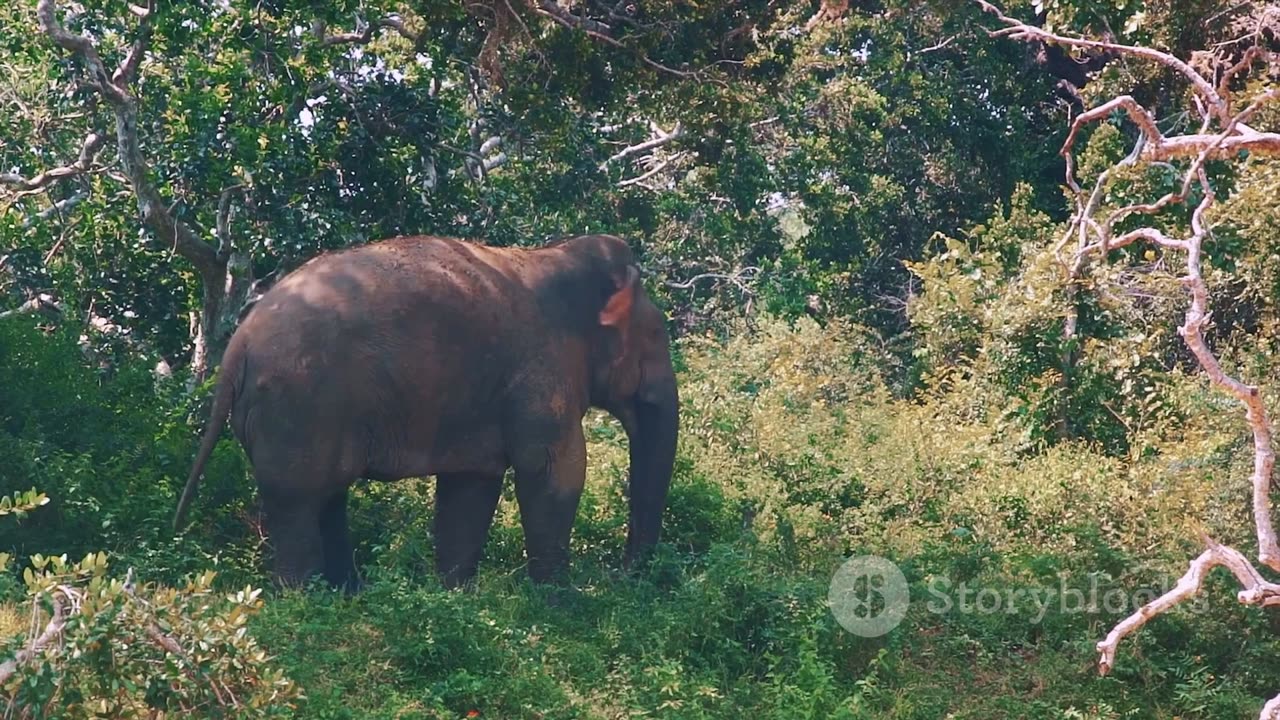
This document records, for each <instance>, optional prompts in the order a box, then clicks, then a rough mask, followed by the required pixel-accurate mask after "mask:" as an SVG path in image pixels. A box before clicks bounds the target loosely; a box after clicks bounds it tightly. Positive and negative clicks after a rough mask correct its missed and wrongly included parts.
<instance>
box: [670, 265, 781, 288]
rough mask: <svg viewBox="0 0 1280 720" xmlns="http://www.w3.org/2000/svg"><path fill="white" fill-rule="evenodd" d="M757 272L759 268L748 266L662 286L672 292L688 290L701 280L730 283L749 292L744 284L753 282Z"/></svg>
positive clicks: (704, 274)
mask: <svg viewBox="0 0 1280 720" xmlns="http://www.w3.org/2000/svg"><path fill="white" fill-rule="evenodd" d="M759 272H760V268H758V267H756V266H754V265H749V266H747V267H744V268H742V269H741V270H736V271H734V272H732V273H701V274H699V275H694V276H693V277H691V278H689V279H688V280H685V281H684V282H672V281H670V280H668V281H667V282H666V283H664V284H665V285H666V286H667V287H669V288H672V289H673V290H688V289H690V288H692V287H693V286H694V285H697V284H698V283H699V282H701V281H703V280H720V281H725V282H731V283H733V284H734V285H737V286H738V287H739V288H740V289H742V290H743V291H745V292H750V291H751V290H750V288H749V287H747V285H746V283H747V282H750V281H752V280H754V279H755V277H756V274H757V273H759Z"/></svg>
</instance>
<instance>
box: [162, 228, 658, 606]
mask: <svg viewBox="0 0 1280 720" xmlns="http://www.w3.org/2000/svg"><path fill="white" fill-rule="evenodd" d="M637 276H638V273H637V269H636V267H635V264H634V259H633V256H632V253H631V249H630V248H629V247H628V246H627V244H626V243H625V242H624V241H623V240H621V239H619V238H616V237H612V236H607V235H590V236H582V237H576V238H570V239H568V240H563V241H560V242H557V243H555V244H552V245H549V246H547V247H544V248H538V249H516V248H492V247H486V246H482V245H478V244H472V243H468V242H463V241H459V240H452V239H445V238H437V237H401V238H394V239H391V240H385V241H382V242H377V243H371V244H369V245H365V246H361V247H358V248H353V249H349V250H345V251H342V252H336V253H332V254H327V255H323V256H320V257H318V258H315V259H313V260H312V261H310V262H308V263H307V264H305V265H303V266H302V267H301V268H299V269H298V270H296V271H294V272H293V273H291V274H290V275H288V276H287V277H285V278H284V279H282V280H281V281H280V282H279V283H278V284H277V285H276V286H275V287H273V288H272V289H271V290H270V291H269V292H268V293H267V294H266V295H264V296H263V297H262V298H261V299H260V300H259V301H258V303H257V304H256V306H255V308H254V310H253V311H252V312H251V313H250V314H249V316H248V317H247V318H246V319H245V321H244V322H243V323H242V325H241V326H240V328H239V329H238V330H237V331H236V333H235V335H234V336H233V337H232V338H231V341H230V344H229V345H228V347H227V351H226V354H225V356H224V359H223V364H222V370H221V373H220V376H219V380H218V384H217V388H216V390H215V393H214V400H213V410H212V413H211V418H210V424H209V426H208V427H207V428H206V430H205V434H204V437H203V439H202V442H201V446H200V450H199V453H198V455H197V457H196V460H195V463H194V466H193V468H192V470H191V476H190V478H189V479H188V481H187V487H186V490H185V492H184V493H183V497H182V500H181V502H180V503H179V505H178V510H177V513H176V516H175V520H174V522H175V527H176V526H177V525H179V524H181V522H182V517H183V514H184V512H185V510H186V508H187V506H188V504H189V503H190V501H191V499H192V497H193V494H194V491H195V488H196V485H197V484H198V482H199V478H200V476H201V473H202V471H203V467H204V464H205V461H206V460H207V459H208V457H209V453H210V451H211V450H212V448H213V446H214V444H215V443H216V441H217V437H218V434H219V433H220V431H221V427H222V424H223V422H224V421H225V420H226V418H227V416H228V415H230V419H231V428H232V430H233V432H234V433H235V436H236V438H238V439H239V441H240V443H241V444H242V445H243V446H244V449H245V451H246V452H247V454H248V456H249V459H250V461H251V462H252V464H253V472H254V476H255V477H256V479H257V483H258V490H259V493H260V496H261V499H262V503H263V509H264V511H265V513H266V520H267V531H268V534H269V537H270V540H271V541H272V544H273V545H274V548H275V556H276V558H275V575H276V578H277V580H278V581H280V582H281V583H283V584H286V585H296V584H299V583H301V582H304V581H305V580H306V579H307V578H308V577H310V576H311V575H313V574H314V573H316V572H323V574H324V577H325V578H326V579H327V580H328V581H329V582H330V583H332V584H333V585H336V586H342V587H344V588H347V589H349V590H354V589H355V588H356V587H357V586H358V580H357V575H356V571H355V567H354V564H353V561H352V553H351V542H350V539H349V537H348V531H347V490H348V488H349V487H350V486H351V485H352V483H354V482H355V481H356V480H357V479H358V478H369V479H373V480H398V479H401V478H408V477H425V476H428V475H435V476H436V478H437V486H436V496H437V499H436V502H437V505H436V519H435V541H436V555H437V569H438V571H439V572H440V574H441V576H442V579H443V581H444V583H445V584H446V585H448V586H450V587H453V586H457V585H459V584H462V583H464V582H466V581H467V580H469V579H471V578H472V577H473V576H474V575H475V573H476V566H477V564H478V563H479V560H480V556H481V550H482V548H483V546H484V542H485V539H486V537H487V536H488V533H489V526H490V524H491V523H492V521H493V513H494V509H495V507H496V506H497V503H498V497H499V494H500V491H501V485H502V480H503V475H504V473H505V471H506V470H507V469H508V468H514V470H515V486H516V497H517V499H518V502H519V508H520V519H521V524H522V525H523V528H524V535H525V549H526V553H527V556H528V561H529V568H528V572H529V575H530V576H531V578H532V579H534V580H535V581H553V580H557V579H560V578H562V576H563V573H564V571H565V570H566V569H567V566H568V559H569V535H570V530H571V527H572V525H573V520H574V515H575V514H576V512H577V507H578V500H579V497H580V496H581V494H582V489H583V483H584V481H585V475H586V444H585V440H584V438H583V433H582V418H583V416H584V415H585V413H586V411H587V409H588V407H590V406H594V407H599V408H602V409H604V410H606V411H608V412H609V413H611V414H612V415H613V416H614V417H616V418H618V420H619V421H620V422H621V424H622V426H623V428H624V430H625V431H626V433H627V436H628V438H629V440H630V446H631V483H630V492H629V494H630V525H629V528H628V536H627V547H626V556H625V562H626V564H627V566H630V565H631V564H632V563H633V562H634V561H635V560H637V559H638V557H639V556H640V555H641V554H643V553H644V552H645V551H646V550H648V549H650V548H651V547H652V546H653V545H654V544H655V543H656V542H657V540H658V535H659V530H660V526H661V520H662V512H663V509H664V506H665V504H666V497H667V489H668V487H669V485H670V481H671V472H672V463H673V460H674V457H675V449H676V438H677V434H678V410H679V398H678V393H677V390H676V382H675V375H674V373H673V370H672V366H671V354H670V349H669V345H668V337H667V332H666V329H665V326H664V323H663V316H662V313H661V312H660V311H659V310H658V308H657V307H656V306H655V305H654V304H653V303H652V302H651V301H650V300H649V298H648V297H647V296H646V294H645V292H644V290H643V288H642V287H641V285H640V283H639V282H638V280H637Z"/></svg>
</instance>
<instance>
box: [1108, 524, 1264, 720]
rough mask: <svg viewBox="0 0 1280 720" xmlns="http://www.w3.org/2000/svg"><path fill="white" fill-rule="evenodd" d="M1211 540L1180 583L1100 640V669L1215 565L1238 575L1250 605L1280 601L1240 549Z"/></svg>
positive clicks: (1112, 664)
mask: <svg viewBox="0 0 1280 720" xmlns="http://www.w3.org/2000/svg"><path fill="white" fill-rule="evenodd" d="M1207 544H1208V546H1209V548H1208V549H1207V550H1205V551H1204V552H1202V553H1200V555H1199V556H1198V557H1197V558H1196V559H1195V560H1192V561H1191V565H1190V567H1189V568H1188V569H1187V572H1186V574H1185V575H1183V576H1182V577H1181V578H1180V579H1179V580H1178V582H1177V584H1176V585H1174V587H1173V588H1172V589H1170V590H1169V592H1166V593H1165V594H1163V595H1161V596H1160V597H1158V598H1156V599H1155V600H1152V601H1151V602H1149V603H1147V604H1146V605H1143V606H1142V607H1141V608H1138V611H1137V612H1135V613H1134V614H1132V615H1130V616H1129V617H1127V618H1125V619H1124V620H1121V621H1120V623H1119V624H1117V625H1116V626H1115V627H1114V628H1112V630H1111V632H1109V633H1107V637H1106V638H1104V639H1103V640H1102V641H1101V642H1099V643H1098V645H1097V649H1098V654H1099V658H1098V672H1099V673H1101V674H1102V675H1106V674H1107V673H1109V672H1110V671H1111V669H1112V668H1113V667H1115V659H1116V648H1117V646H1118V645H1119V644H1120V641H1121V640H1123V639H1124V638H1125V637H1126V636H1127V635H1129V634H1131V633H1132V632H1133V631H1135V630H1137V629H1138V628H1140V627H1142V626H1143V625H1146V624H1147V622H1148V621H1149V620H1151V619H1152V618H1154V617H1156V616H1157V615H1160V614H1161V613H1164V612H1167V611H1168V610H1170V609H1172V608H1173V607H1174V606H1176V605H1177V604H1178V603H1181V602H1183V601H1184V600H1186V599H1187V598H1189V597H1192V596H1193V595H1195V594H1196V593H1198V592H1200V588H1201V586H1202V585H1203V584H1204V578H1205V576H1206V575H1208V574H1209V571H1210V570H1212V569H1214V568H1215V567H1219V566H1221V567H1225V568H1227V569H1228V570H1230V571H1231V573H1232V574H1233V575H1235V577H1236V580H1237V581H1238V582H1239V583H1240V586H1241V588H1242V589H1241V590H1240V592H1239V593H1238V594H1237V596H1236V597H1237V599H1238V600H1239V601H1240V602H1242V603H1245V604H1246V605H1261V606H1263V607H1268V606H1271V605H1280V585H1277V584H1276V583H1272V582H1268V581H1266V580H1265V579H1263V577H1262V575H1260V574H1259V573H1258V571H1257V569H1256V568H1254V567H1253V565H1252V564H1251V563H1250V562H1249V561H1248V560H1247V559H1245V557H1244V555H1241V554H1240V553H1239V552H1238V551H1236V550H1233V549H1232V548H1229V547H1227V546H1225V545H1218V544H1217V543H1215V542H1213V541H1212V540H1207ZM1272 702H1275V701H1272ZM1270 705H1271V703H1268V706H1270ZM1262 717H1268V715H1267V714H1266V713H1265V712H1264V714H1263V715H1262Z"/></svg>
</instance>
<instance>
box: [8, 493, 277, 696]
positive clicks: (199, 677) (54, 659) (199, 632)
mask: <svg viewBox="0 0 1280 720" xmlns="http://www.w3.org/2000/svg"><path fill="white" fill-rule="evenodd" d="M4 500H5V501H10V498H7V497H6V498H4ZM44 501H47V498H45V497H44V496H43V495H41V494H37V493H36V492H35V491H34V490H33V491H30V492H29V493H23V494H18V495H15V496H14V498H13V499H12V501H10V502H0V515H5V514H17V513H21V512H26V511H30V510H32V509H34V508H36V507H38V506H39V505H41V504H43V503H44ZM7 561H8V558H7V557H2V556H0V571H3V570H4V565H5V564H6V562H7ZM107 570H108V563H107V556H106V554H104V553H96V554H89V555H86V556H85V557H84V559H83V560H80V561H79V562H68V560H67V556H66V555H61V556H57V557H46V556H43V555H34V556H32V558H31V565H30V566H29V567H28V568H26V569H25V570H24V572H23V579H24V581H25V584H26V591H27V596H28V599H27V601H26V603H25V604H26V605H27V606H28V607H29V608H30V610H29V611H27V612H26V613H25V614H26V615H28V616H29V618H30V620H29V622H27V625H28V626H29V627H31V628H33V629H32V630H31V634H30V635H26V634H24V633H21V632H12V631H13V630H14V629H15V628H14V627H12V626H8V627H6V626H4V625H0V631H4V632H3V633H0V710H4V711H5V717H15V718H19V719H20V720H39V719H41V718H68V719H71V720H74V719H75V718H98V717H113V718H143V717H147V718H156V717H160V716H161V714H162V713H181V714H183V715H190V714H197V715H202V716H206V717H227V718H267V717H287V716H290V714H291V711H292V708H293V703H294V701H295V700H296V699H297V697H298V696H299V691H298V688H297V687H296V686H295V685H294V684H293V683H292V682H291V681H290V680H289V679H288V678H286V677H285V676H284V675H283V674H282V673H281V672H280V671H279V670H277V669H274V668H273V667H271V663H270V662H269V661H268V657H267V654H266V652H265V651H264V650H263V649H262V647H261V646H259V645H258V643H257V641H256V640H255V639H254V638H253V636H251V635H250V634H248V627H247V623H248V621H249V618H250V617H251V616H252V615H253V614H254V613H255V612H257V611H258V610H259V609H260V607H261V605H262V601H261V599H260V597H259V596H260V594H261V591H260V590H255V589H252V588H248V587H246V588H244V589H243V590H240V591H238V592H235V593H231V594H223V593H218V592H215V591H214V589H213V580H214V573H212V572H205V573H203V574H201V575H199V576H197V577H195V578H193V579H191V580H190V581H189V582H187V583H186V584H185V585H184V586H182V587H180V588H176V589H175V588H165V587H161V586H158V585H154V584H145V585H138V584H136V583H135V581H134V578H133V571H132V570H130V571H129V572H128V573H127V574H126V576H125V578H124V579H123V580H121V579H118V578H116V579H113V578H111V577H109V576H108V574H107ZM0 607H3V606H0ZM4 609H5V611H6V612H5V613H4V614H3V615H0V619H3V618H5V617H17V616H18V613H17V612H16V610H11V609H9V608H4Z"/></svg>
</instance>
